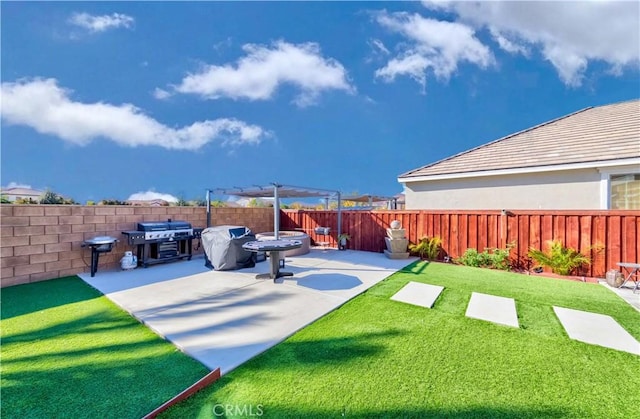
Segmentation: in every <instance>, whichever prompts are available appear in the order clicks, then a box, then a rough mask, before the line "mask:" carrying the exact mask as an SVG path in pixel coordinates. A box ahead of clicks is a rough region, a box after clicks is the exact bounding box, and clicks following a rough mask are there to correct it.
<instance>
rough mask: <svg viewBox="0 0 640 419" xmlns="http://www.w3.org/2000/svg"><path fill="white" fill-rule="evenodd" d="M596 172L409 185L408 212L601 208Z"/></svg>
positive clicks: (587, 170)
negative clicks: (409, 210) (424, 210)
mask: <svg viewBox="0 0 640 419" xmlns="http://www.w3.org/2000/svg"><path fill="white" fill-rule="evenodd" d="M600 182H601V174H600V172H598V171H597V170H596V169H585V170H573V171H564V172H544V173H532V174H521V175H508V176H506V175H505V176H486V177H481V178H468V179H455V180H436V181H429V182H409V183H407V184H406V187H405V199H406V209H600V193H601V192H600V185H601V183H600Z"/></svg>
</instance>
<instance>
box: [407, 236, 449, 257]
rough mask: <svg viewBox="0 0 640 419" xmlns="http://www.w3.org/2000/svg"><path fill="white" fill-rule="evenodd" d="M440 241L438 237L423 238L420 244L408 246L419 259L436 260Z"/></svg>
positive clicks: (440, 244)
mask: <svg viewBox="0 0 640 419" xmlns="http://www.w3.org/2000/svg"><path fill="white" fill-rule="evenodd" d="M441 246H442V239H441V238H440V237H432V238H428V237H423V238H421V239H420V242H418V243H416V244H410V245H409V250H410V251H411V252H413V253H417V254H419V255H420V258H421V259H427V260H436V259H438V255H439V254H440V249H441Z"/></svg>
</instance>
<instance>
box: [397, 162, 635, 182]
mask: <svg viewBox="0 0 640 419" xmlns="http://www.w3.org/2000/svg"><path fill="white" fill-rule="evenodd" d="M634 164H635V165H639V166H640V157H632V158H626V159H616V160H601V161H592V162H581V163H568V164H554V165H547V166H530V167H513V168H507V169H496V170H476V171H473V172H458V173H443V174H436V175H424V176H407V177H403V176H399V177H398V182H399V183H411V182H425V181H432V180H447V179H464V178H473V177H485V176H505V175H518V174H527V173H543V172H554V171H559V170H579V169H602V168H606V167H618V166H627V165H634ZM639 170H640V168H639Z"/></svg>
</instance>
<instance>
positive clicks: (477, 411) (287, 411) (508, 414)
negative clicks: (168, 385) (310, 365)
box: [216, 405, 567, 419]
mask: <svg viewBox="0 0 640 419" xmlns="http://www.w3.org/2000/svg"><path fill="white" fill-rule="evenodd" d="M262 409H263V411H264V417H267V418H279V417H289V418H305V419H314V418H318V419H321V418H335V417H347V418H362V419H365V418H367V419H368V418H389V419H395V418H416V419H424V418H429V419H440V418H487V419H495V418H518V419H521V418H532V419H534V418H535V419H538V418H563V417H566V416H567V412H563V411H560V410H554V409H515V408H514V409H508V408H500V407H495V408H491V407H477V408H463V409H451V408H448V409H436V408H431V409H430V408H420V407H416V408H408V409H407V408H405V409H389V410H375V409H372V410H365V409H363V410H365V411H363V412H357V411H356V412H354V411H351V410H350V409H349V407H348V406H345V407H343V408H341V409H340V410H329V409H326V410H322V409H313V410H311V409H300V410H296V409H291V408H287V407H284V406H274V407H271V406H268V405H267V406H263V407H262ZM218 410H219V408H218ZM254 410H256V407H254ZM216 417H238V416H233V415H229V416H227V415H226V414H225V415H222V416H216Z"/></svg>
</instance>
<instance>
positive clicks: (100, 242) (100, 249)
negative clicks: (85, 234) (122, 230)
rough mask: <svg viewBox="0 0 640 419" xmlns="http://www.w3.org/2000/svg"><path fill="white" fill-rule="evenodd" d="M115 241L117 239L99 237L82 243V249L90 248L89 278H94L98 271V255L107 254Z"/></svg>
mask: <svg viewBox="0 0 640 419" xmlns="http://www.w3.org/2000/svg"><path fill="white" fill-rule="evenodd" d="M117 241H118V239H116V238H113V237H109V236H99V237H94V238H92V239H87V240H85V241H84V242H82V247H90V248H91V277H94V276H95V275H96V271H97V270H98V259H99V258H100V253H109V252H110V251H111V249H112V248H113V245H114V244H115V243H116V242H117Z"/></svg>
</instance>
